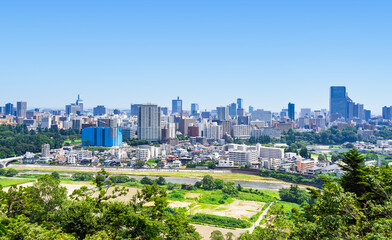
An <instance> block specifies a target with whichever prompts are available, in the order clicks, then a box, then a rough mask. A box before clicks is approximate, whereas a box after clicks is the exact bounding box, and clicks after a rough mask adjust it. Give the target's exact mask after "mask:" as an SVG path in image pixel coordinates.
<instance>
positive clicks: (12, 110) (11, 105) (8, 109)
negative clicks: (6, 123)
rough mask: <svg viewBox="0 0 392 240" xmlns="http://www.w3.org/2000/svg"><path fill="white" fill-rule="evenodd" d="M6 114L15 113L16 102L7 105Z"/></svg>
mask: <svg viewBox="0 0 392 240" xmlns="http://www.w3.org/2000/svg"><path fill="white" fill-rule="evenodd" d="M5 115H14V104H12V103H7V104H6V105H5Z"/></svg>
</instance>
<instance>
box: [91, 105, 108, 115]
mask: <svg viewBox="0 0 392 240" xmlns="http://www.w3.org/2000/svg"><path fill="white" fill-rule="evenodd" d="M107 113H108V110H107V108H106V107H105V106H103V105H98V106H96V107H95V108H93V114H94V116H101V115H105V114H107Z"/></svg>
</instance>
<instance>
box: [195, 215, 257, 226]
mask: <svg viewBox="0 0 392 240" xmlns="http://www.w3.org/2000/svg"><path fill="white" fill-rule="evenodd" d="M190 221H191V222H192V223H199V224H208V225H213V226H216V227H224V228H249V227H251V226H252V224H251V223H250V222H248V221H245V220H241V219H238V218H232V217H222V216H216V215H211V214H204V213H196V214H195V215H192V216H190Z"/></svg>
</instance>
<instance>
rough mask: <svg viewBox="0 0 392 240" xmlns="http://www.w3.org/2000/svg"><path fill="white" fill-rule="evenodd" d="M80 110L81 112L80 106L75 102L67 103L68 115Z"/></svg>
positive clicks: (66, 111) (66, 110)
mask: <svg viewBox="0 0 392 240" xmlns="http://www.w3.org/2000/svg"><path fill="white" fill-rule="evenodd" d="M78 112H80V106H78V105H76V104H75V103H72V104H69V105H65V113H66V114H67V115H76V114H77V113H78Z"/></svg>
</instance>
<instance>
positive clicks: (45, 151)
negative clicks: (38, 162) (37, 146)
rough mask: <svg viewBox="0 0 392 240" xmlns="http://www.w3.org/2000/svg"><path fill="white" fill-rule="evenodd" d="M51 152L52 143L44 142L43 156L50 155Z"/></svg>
mask: <svg viewBox="0 0 392 240" xmlns="http://www.w3.org/2000/svg"><path fill="white" fill-rule="evenodd" d="M49 154H50V145H49V144H42V148H41V157H49Z"/></svg>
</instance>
